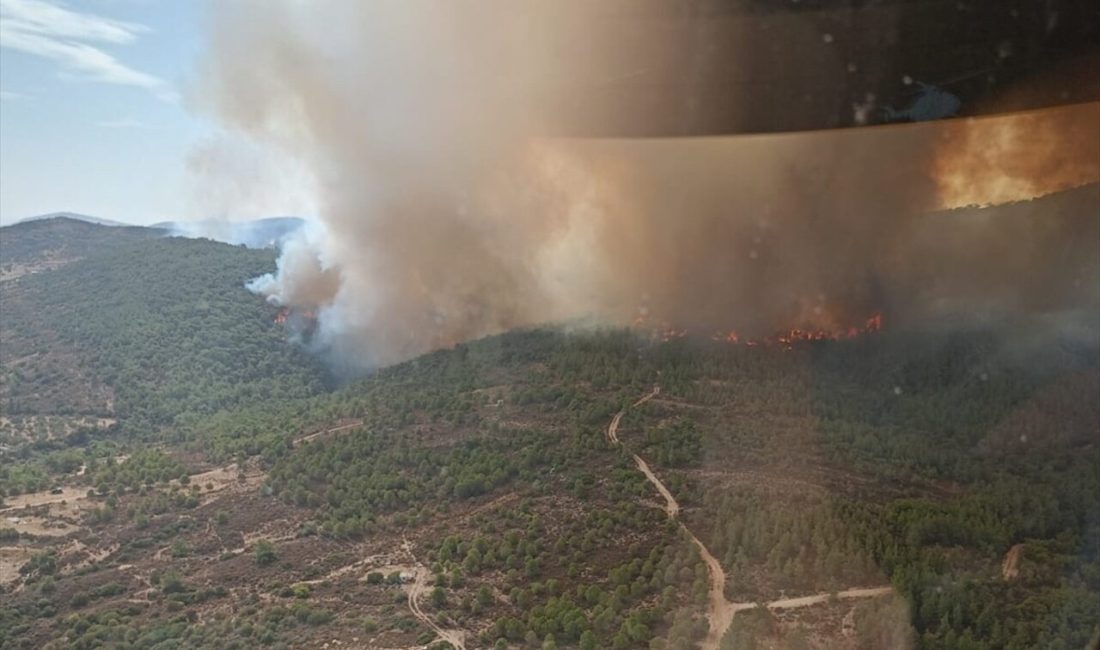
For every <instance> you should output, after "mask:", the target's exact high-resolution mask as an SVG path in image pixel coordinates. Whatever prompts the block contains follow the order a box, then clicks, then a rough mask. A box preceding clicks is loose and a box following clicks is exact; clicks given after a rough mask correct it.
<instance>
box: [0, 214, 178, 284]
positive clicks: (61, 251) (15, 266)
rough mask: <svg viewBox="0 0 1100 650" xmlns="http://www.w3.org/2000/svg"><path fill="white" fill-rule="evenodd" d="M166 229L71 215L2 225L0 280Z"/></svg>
mask: <svg viewBox="0 0 1100 650" xmlns="http://www.w3.org/2000/svg"><path fill="white" fill-rule="evenodd" d="M166 232H167V231H165V230H161V229H159V228H144V227H141V226H124V225H118V226H110V225H103V224H98V223H93V222H90V221H87V220H85V219H78V218H75V217H71V216H68V215H66V216H55V217H49V218H41V219H33V220H30V221H21V222H19V223H17V224H13V225H11V226H4V227H3V228H0V282H2V281H6V280H11V279H14V278H17V277H19V276H21V275H26V274H28V273H35V272H37V271H42V270H48V269H55V268H58V267H61V266H64V265H66V264H69V263H71V262H74V261H76V260H80V259H83V258H85V257H88V256H89V255H91V254H93V253H96V252H100V251H102V250H103V249H104V248H107V247H113V246H117V245H120V244H124V243H127V242H131V241H136V240H142V239H150V238H154V237H163V236H164V235H165V234H166Z"/></svg>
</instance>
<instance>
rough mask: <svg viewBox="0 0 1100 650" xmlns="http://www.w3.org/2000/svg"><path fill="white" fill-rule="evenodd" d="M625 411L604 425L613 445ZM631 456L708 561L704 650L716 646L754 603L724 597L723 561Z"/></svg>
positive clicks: (657, 388)
mask: <svg viewBox="0 0 1100 650" xmlns="http://www.w3.org/2000/svg"><path fill="white" fill-rule="evenodd" d="M660 392H661V387H660V386H654V387H653V390H652V391H650V392H649V393H647V394H646V395H645V396H644V397H642V398H641V399H639V400H638V401H637V402H634V404H633V405H632V406H631V408H637V407H639V406H641V405H642V404H645V403H646V402H648V401H649V400H651V399H653V398H654V397H656V396H657V395H659V394H660ZM625 414H626V409H623V410H621V411H619V412H618V413H616V414H615V417H614V418H612V419H611V424H609V425H608V426H607V439H608V440H609V441H610V442H611V443H612V444H615V445H621V444H622V443H621V442H620V441H619V422H621V421H622V419H623V415H625ZM631 456H632V457H633V458H634V464H635V465H637V466H638V469H639V470H641V472H642V474H645V477H646V479H648V480H649V482H650V483H652V484H653V487H655V488H657V491H658V492H660V493H661V496H662V497H664V499H665V513H666V514H667V515H668V518H669V519H673V520H675V521H676V523H678V524H679V525H680V528H681V530H683V531H684V532H685V533H686V534H687V536H688V537H690V538H691V541H692V543H693V544H695V547H696V548H698V549H699V555H701V556H702V557H703V562H705V563H706V565H707V571H708V572H709V573H710V589H709V592H708V600H709V602H710V606H709V608H708V611H707V621H708V627H709V631H708V632H707V637H706V639H705V640H704V641H703V645H702V648H703V650H717V648H718V643H719V642H720V641H721V640H722V635H724V634H725V633H726V628H728V627H729V625H730V621H732V620H733V615H734V613H735V612H737V611H738V610H739V609H749V608H751V607H755V604H753V603H740V604H738V603H731V602H730V601H728V600H726V572H725V571H724V570H723V569H722V565H721V564H719V562H718V560H717V559H716V558H715V557H714V556H713V555H711V553H710V551H709V550H707V547H706V545H704V544H703V542H701V541H699V538H698V537H696V536H695V533H693V532H691V530H690V529H689V528H688V527H687V526H685V525H684V522H682V521H680V504H679V503H677V502H676V497H674V496H672V493H671V492H669V491H668V488H667V487H665V484H664V483H662V482H661V479H659V478H657V475H656V474H654V473H653V470H652V469H650V468H649V464H648V463H646V462H645V461H644V460H642V457H641V456H639V455H638V454H631Z"/></svg>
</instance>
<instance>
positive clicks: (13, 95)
mask: <svg viewBox="0 0 1100 650" xmlns="http://www.w3.org/2000/svg"><path fill="white" fill-rule="evenodd" d="M28 97H30V95H28V94H26V93H17V92H15V91H14V90H0V102H13V101H16V100H19V99H27V98H28Z"/></svg>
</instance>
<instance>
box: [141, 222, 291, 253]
mask: <svg viewBox="0 0 1100 650" xmlns="http://www.w3.org/2000/svg"><path fill="white" fill-rule="evenodd" d="M305 223H306V221H305V219H302V218H300V217H267V218H264V219H254V220H251V221H226V220H221V219H204V220H201V221H163V222H161V223H156V224H153V226H152V227H154V228H163V229H164V230H167V231H169V232H170V233H171V234H173V235H176V236H179V237H192V238H206V239H213V240H215V241H220V242H225V243H226V244H233V245H234V246H247V247H248V248H274V247H276V246H278V245H279V243H280V242H281V241H282V240H284V239H285V238H286V237H287V236H289V235H290V234H291V233H293V232H295V231H297V230H298V229H299V228H301V227H302V226H304V225H305Z"/></svg>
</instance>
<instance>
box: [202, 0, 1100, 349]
mask: <svg viewBox="0 0 1100 650" xmlns="http://www.w3.org/2000/svg"><path fill="white" fill-rule="evenodd" d="M590 4H599V3H579V2H578V3H560V2H533V3H513V2H505V1H503V0H499V1H498V0H489V1H465V2H464V1H456V2H449V3H430V2H417V1H415V0H412V1H410V0H402V1H399V2H397V1H395V2H372V3H347V4H346V5H345V4H340V5H337V4H322V5H316V4H312V3H311V4H310V5H308V6H307V5H305V4H304V3H297V2H290V1H287V2H264V3H262V4H259V3H257V4H256V5H250V4H248V3H232V4H231V5H228V4H220V5H218V6H217V7H215V9H214V10H215V11H216V12H217V20H215V21H213V23H212V24H213V26H214V27H213V33H212V39H211V51H210V57H209V60H208V63H207V66H206V69H205V73H204V76H203V79H202V82H203V83H202V93H203V99H204V101H206V102H207V103H208V105H209V106H210V107H211V109H212V110H213V111H214V112H215V113H216V115H217V116H218V117H219V119H221V120H222V121H223V122H224V123H225V124H226V125H227V126H228V127H230V128H233V129H238V130H240V131H243V132H244V133H246V134H248V135H250V136H251V137H253V138H256V139H257V140H259V141H262V142H264V143H266V144H270V145H273V146H277V147H280V148H281V149H282V150H284V151H285V152H287V153H289V154H291V155H293V156H295V157H297V158H298V159H300V160H301V161H302V162H303V164H304V165H305V166H306V167H307V168H309V169H311V170H313V173H314V175H315V179H314V180H315V182H316V186H317V187H318V188H319V197H318V202H319V213H320V215H321V218H322V223H321V224H320V225H319V226H318V227H317V228H315V229H312V230H309V231H307V232H306V233H305V234H303V235H302V236H301V237H300V238H298V239H296V240H294V241H292V242H290V243H288V244H287V245H286V247H285V248H284V250H283V254H282V257H281V260H280V263H279V270H278V272H277V273H276V274H275V275H274V276H271V277H265V278H260V279H257V281H255V282H254V283H253V284H252V287H253V288H254V289H255V290H257V291H259V292H261V293H263V294H265V295H267V296H269V297H270V298H271V299H272V300H274V301H277V302H279V303H280V304H286V305H294V306H300V307H303V308H309V309H316V310H317V312H318V318H319V323H318V330H317V334H316V340H317V341H318V342H319V343H320V344H321V345H323V346H325V347H326V348H328V349H329V351H330V352H332V354H334V355H335V356H337V357H339V358H342V359H345V360H347V359H354V360H355V362H356V363H358V364H359V365H362V366H364V367H370V366H375V365H379V364H384V363H389V362H393V361H397V360H401V359H404V358H408V357H410V356H413V355H415V354H417V353H420V352H424V351H427V350H430V349H432V348H435V347H439V346H443V345H449V344H453V343H456V342H459V341H462V340H466V339H469V338H473V337H477V336H480V335H484V334H488V333H492V332H497V331H501V330H504V329H508V328H511V327H516V326H522V325H530V324H537V323H542V322H547V321H561V320H566V319H573V318H590V319H593V320H595V321H596V322H605V323H611V324H627V323H630V322H631V321H632V320H634V319H635V318H637V317H639V316H644V317H645V318H646V319H648V320H649V321H651V322H654V323H668V324H671V325H673V326H676V327H688V328H693V329H698V330H701V331H704V332H709V331H714V330H731V329H737V330H739V331H741V332H744V333H746V334H750V335H751V334H753V333H756V334H769V333H771V332H774V331H776V330H778V329H786V328H790V327H804V328H811V329H826V330H832V329H838V328H845V327H848V326H850V325H852V324H859V323H861V322H862V321H863V319H865V318H866V317H867V316H869V315H870V314H872V313H874V312H876V311H880V310H885V311H887V314H888V318H889V319H890V320H891V322H899V321H900V322H910V323H919V322H921V321H922V319H928V318H933V317H941V316H944V315H958V314H963V315H966V314H973V313H981V314H984V315H987V316H988V317H992V318H1000V317H1003V316H1004V315H1005V314H1006V313H1007V314H1011V313H1017V312H1028V311H1031V310H1040V311H1049V312H1052V313H1056V312H1060V311H1064V310H1065V309H1069V308H1077V309H1082V308H1083V309H1093V310H1095V308H1096V307H1097V306H1098V305H1100V298H1098V295H1100V290H1098V289H1097V283H1098V280H1097V278H1098V276H1100V264H1098V262H1097V251H1096V248H1097V247H1096V245H1095V242H1096V233H1097V217H1096V210H1097V206H1100V196H1097V195H1096V194H1097V193H1096V192H1092V193H1089V192H1085V193H1082V194H1081V195H1080V196H1077V197H1076V198H1074V199H1073V200H1074V201H1077V204H1075V205H1077V206H1078V207H1072V208H1067V210H1065V211H1064V213H1060V214H1057V215H1036V214H1030V213H1028V210H1027V209H1026V204H1025V205H1024V207H1022V208H1021V207H1016V208H1013V209H1014V210H1015V212H1013V213H1012V214H1011V215H1010V216H1009V217H1007V218H1006V219H1005V220H998V219H997V218H996V215H995V211H994V212H989V213H985V212H983V213H974V214H963V213H948V214H956V215H957V216H959V218H960V220H959V221H958V222H954V221H952V220H950V219H949V218H948V217H945V216H942V215H941V216H937V217H935V218H927V217H924V216H922V215H925V214H927V213H928V212H929V211H932V210H935V209H937V208H942V207H953V206H954V205H957V204H959V203H970V202H983V201H984V200H985V199H983V198H982V196H981V195H980V192H979V195H978V196H974V195H973V194H971V193H968V192H961V191H959V190H958V188H966V189H967V190H968V191H969V190H973V189H974V186H975V184H974V183H971V182H969V181H968V180H967V178H968V176H967V174H969V173H977V172H979V171H980V172H981V174H985V175H986V177H989V176H990V174H992V177H993V178H994V179H996V178H999V177H1000V175H999V174H998V172H997V171H993V172H989V171H988V170H987V169H985V168H982V169H980V170H979V169H976V168H975V167H976V165H970V164H969V163H967V164H959V163H958V162H957V161H960V160H968V159H971V158H973V157H975V156H977V155H978V152H979V151H982V150H983V148H984V147H985V146H986V144H987V142H986V140H985V139H984V138H983V139H976V138H968V137H967V136H966V134H967V133H969V132H970V131H969V130H970V129H973V128H974V126H975V125H990V124H993V123H992V122H989V121H987V120H1012V119H1014V118H1012V117H1006V118H984V119H983V120H981V121H977V122H970V121H959V122H953V123H950V124H948V123H925V124H918V125H904V126H902V125H899V126H890V127H879V128H873V129H861V130H853V131H834V132H824V133H806V134H796V135H777V136H743V137H715V138H685V139H650V140H617V139H606V140H600V139H575V140H571V139H562V138H553V137H547V134H554V133H556V132H558V131H557V130H556V124H557V121H556V120H557V118H558V113H559V112H561V111H566V110H573V109H574V107H575V105H576V103H577V102H581V101H582V100H583V101H584V102H587V103H592V99H591V98H590V97H571V96H570V92H573V91H570V90H568V88H583V87H585V84H574V85H568V84H565V83H563V81H564V80H566V79H571V78H575V77H577V76H578V75H580V76H583V75H585V74H589V73H588V71H592V70H597V71H600V74H605V73H607V72H608V71H612V72H616V73H621V74H623V75H628V74H631V72H632V68H631V61H632V59H633V58H634V57H633V56H632V55H633V54H636V53H637V51H641V50H645V49H646V48H647V47H649V46H648V45H647V44H646V43H636V42H631V43H630V44H629V45H624V44H621V43H618V42H616V40H615V35H614V34H597V33H593V32H592V28H591V27H590V25H592V24H595V23H594V22H593V21H589V20H587V15H586V13H587V12H589V11H591V9H589V8H588V5H590ZM603 24H606V23H603ZM745 65H751V56H749V55H748V53H746V58H745ZM593 81H594V82H597V81H599V79H598V78H597V79H593ZM574 100H575V101H574ZM689 100H690V98H685V101H689ZM745 101H746V102H751V101H752V97H746V98H745ZM776 110H777V111H781V110H783V107H781V106H777V107H776ZM1055 113H1057V115H1056V116H1055V117H1049V118H1046V119H1047V120H1048V121H1045V122H1043V123H1044V124H1050V125H1051V126H1050V131H1049V133H1047V132H1045V131H1044V132H1043V133H1045V134H1046V136H1045V137H1046V138H1047V139H1046V140H1044V142H1046V143H1049V142H1050V139H1049V138H1050V137H1055V139H1057V137H1058V134H1063V133H1072V134H1073V136H1072V137H1069V138H1066V139H1065V144H1066V145H1067V147H1066V148H1062V149H1058V148H1057V147H1044V148H1043V150H1042V152H1043V153H1040V154H1039V155H1035V154H1034V149H1033V144H1034V142H1031V141H1030V140H1029V138H1028V132H1026V131H1025V132H1024V133H1022V134H1021V133H1020V132H1018V131H1012V129H1011V125H1010V126H1009V127H1008V128H1009V131H1010V132H1012V133H1015V134H1017V136H1018V137H1016V139H1015V140H1012V141H1007V140H1006V141H1005V147H1004V148H1003V149H1004V151H1003V152H1002V153H1001V154H1000V155H999V157H998V161H993V162H994V163H997V162H1003V161H1005V160H1011V161H1012V165H1013V167H1012V169H1013V174H1014V175H1015V176H1018V177H1020V178H1031V177H1032V176H1042V175H1041V174H1031V173H1030V172H1029V171H1028V170H1027V169H1020V167H1021V166H1023V167H1029V168H1030V169H1032V170H1035V171H1042V172H1043V174H1045V175H1046V176H1044V177H1053V176H1057V177H1058V178H1066V179H1069V180H1062V181H1058V182H1057V183H1056V184H1055V185H1054V186H1051V187H1044V186H1041V185H1036V184H1035V183H1033V182H1030V181H1029V183H1030V184H1024V185H1015V186H1013V187H1014V188H1015V189H1012V188H1009V189H1007V190H1004V191H1001V189H998V192H997V193H996V194H995V196H993V197H991V198H990V199H988V200H991V201H1002V200H1006V197H1007V198H1014V199H1026V198H1029V196H1030V194H1031V193H1034V194H1041V193H1043V192H1045V191H1052V190H1057V189H1062V188H1063V187H1070V186H1073V185H1075V184H1080V183H1082V182H1088V181H1094V180H1097V176H1098V174H1097V172H1096V169H1095V165H1096V161H1097V160H1098V159H1100V150H1097V149H1098V147H1100V145H1095V144H1089V143H1090V142H1091V143H1097V142H1100V139H1098V138H1097V137H1096V135H1093V137H1092V139H1091V140H1088V139H1087V137H1086V138H1084V139H1082V138H1081V134H1082V131H1083V132H1084V133H1085V134H1086V136H1087V135H1088V134H1089V133H1095V131H1096V128H1098V127H1095V126H1092V127H1089V126H1088V125H1089V124H1090V123H1091V124H1092V125H1095V124H1097V123H1098V120H1096V119H1095V118H1097V117H1098V116H1100V109H1098V108H1097V106H1096V105H1095V104H1093V105H1085V106H1084V107H1075V108H1073V109H1072V110H1070V109H1065V110H1064V111H1063V112H1062V113H1058V112H1057V111H1055ZM1051 115H1054V113H1052V114H1051ZM1034 119H1039V120H1043V119H1044V118H1043V117H1038V118H1034ZM1064 120H1069V122H1064ZM1065 123H1068V124H1073V125H1074V129H1075V130H1074V129H1069V130H1067V129H1065V128H1063V125H1064V124H1065ZM1002 124H1009V123H1007V122H1003V123H1002ZM1089 128H1092V131H1091V132H1090V131H1089ZM1050 134H1055V135H1054V136H1051V135H1050ZM1068 145H1072V147H1069V146H1068ZM988 162H989V161H988V159H986V160H985V163H988ZM1082 165H1085V167H1084V168H1082V167H1081V166H1082ZM1088 165H1092V167H1088ZM1052 168H1058V169H1068V170H1070V172H1072V173H1067V174H1056V175H1051V174H1050V173H1049V171H1050V169H1052ZM1081 169H1084V170H1085V171H1083V172H1082V171H1080V170H1081ZM1090 170H1091V171H1090ZM1090 175H1091V176H1090ZM975 178H977V176H975ZM978 185H979V186H980V183H978ZM998 187H1000V186H998ZM952 188H954V189H952ZM1020 188H1023V189H1020ZM1006 192H1007V194H1006ZM1013 192H1016V193H1017V194H1020V195H1014V194H1013ZM1067 246H1068V247H1070V248H1072V250H1069V249H1067ZM1074 246H1076V248H1073V247H1074ZM1052 287H1053V289H1052Z"/></svg>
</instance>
